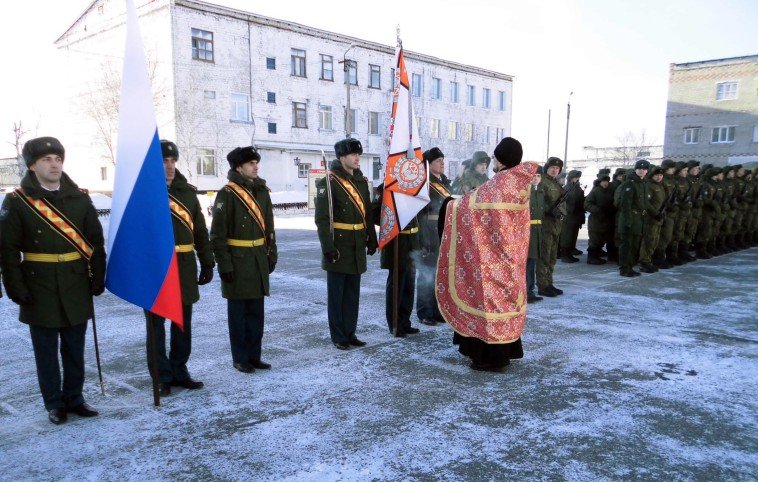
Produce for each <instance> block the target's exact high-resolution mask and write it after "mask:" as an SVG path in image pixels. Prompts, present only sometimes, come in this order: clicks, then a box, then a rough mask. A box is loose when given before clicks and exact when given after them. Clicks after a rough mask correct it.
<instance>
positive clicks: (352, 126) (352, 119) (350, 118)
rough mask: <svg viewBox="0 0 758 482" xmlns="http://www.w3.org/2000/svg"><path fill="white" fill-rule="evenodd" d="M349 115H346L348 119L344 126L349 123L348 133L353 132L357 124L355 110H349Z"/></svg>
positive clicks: (356, 112)
mask: <svg viewBox="0 0 758 482" xmlns="http://www.w3.org/2000/svg"><path fill="white" fill-rule="evenodd" d="M349 114H350V115H348V118H347V119H345V126H347V123H348V122H350V132H355V126H356V125H357V122H358V121H357V119H358V111H357V110H355V109H350V112H349Z"/></svg>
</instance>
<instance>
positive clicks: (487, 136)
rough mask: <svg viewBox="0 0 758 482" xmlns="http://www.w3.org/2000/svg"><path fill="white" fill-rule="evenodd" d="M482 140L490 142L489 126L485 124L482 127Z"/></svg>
mask: <svg viewBox="0 0 758 482" xmlns="http://www.w3.org/2000/svg"><path fill="white" fill-rule="evenodd" d="M482 142H484V143H485V144H489V143H490V126H485V127H484V129H482Z"/></svg>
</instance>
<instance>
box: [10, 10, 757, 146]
mask: <svg viewBox="0 0 758 482" xmlns="http://www.w3.org/2000/svg"><path fill="white" fill-rule="evenodd" d="M90 3H91V1H89V0H66V1H65V2H62V1H55V0H25V1H24V2H15V1H14V2H4V3H3V5H2V6H1V7H0V28H1V29H2V30H1V31H2V32H3V36H4V40H5V41H4V47H5V48H4V49H3V50H4V54H5V59H4V60H5V62H4V65H5V66H6V68H3V73H2V75H0V82H1V83H2V89H0V96H1V102H0V106H2V107H1V108H0V141H2V143H1V145H0V157H7V156H12V155H14V154H15V152H14V151H13V148H12V147H11V145H10V144H9V143H8V141H10V140H12V137H13V136H12V127H13V122H14V121H17V120H23V121H24V123H25V124H26V125H27V126H31V127H37V131H36V134H37V135H55V127H56V125H57V124H59V123H60V122H65V120H61V119H52V118H50V117H51V116H50V115H49V114H48V112H49V109H48V107H49V106H50V105H53V104H55V102H56V99H57V97H59V94H58V93H57V92H56V71H57V70H58V69H63V68H65V65H59V64H57V63H56V56H55V48H54V46H53V42H54V41H55V40H56V39H57V38H58V37H59V36H60V35H61V34H62V33H63V32H64V31H65V30H66V29H67V28H68V27H69V26H70V25H71V24H72V23H73V22H74V21H75V20H76V19H77V18H78V16H79V15H80V14H81V13H82V12H83V11H84V10H85V9H86V8H87V6H88V5H90ZM213 3H218V4H221V5H226V6H230V7H233V8H237V9H240V10H245V11H250V12H254V13H257V14H261V15H266V16H270V17H274V18H279V19H284V20H290V21H294V22H297V23H301V24H305V25H309V26H312V27H316V28H321V29H324V30H329V31H334V32H339V33H343V34H346V35H350V36H354V37H358V38H362V39H365V40H371V41H374V42H379V43H383V44H386V45H394V42H395V29H396V26H397V25H398V24H399V25H400V28H401V36H402V38H403V44H404V46H405V48H406V49H407V50H411V51H416V52H421V53H424V54H428V55H432V56H435V57H440V58H443V59H448V60H453V61H457V62H461V63H464V64H469V65H473V66H477V67H482V68H486V69H491V70H494V71H498V72H502V73H505V74H509V75H513V76H515V78H516V80H515V83H514V95H513V130H512V135H513V136H514V137H516V138H517V139H519V140H521V141H522V143H523V144H524V150H525V157H526V158H527V159H534V160H543V159H545V157H546V145H547V132H548V130H547V125H548V110H551V111H552V114H551V116H552V122H551V130H550V131H551V135H550V153H549V154H550V155H558V156H560V157H563V151H564V142H565V132H566V103H567V101H568V100H569V93H570V92H573V96H572V97H571V121H570V132H569V158H570V159H576V158H583V153H582V147H583V146H589V145H592V146H595V147H602V146H611V145H616V144H617V143H618V138H619V137H620V136H621V135H623V134H624V133H625V132H627V131H632V132H634V133H637V134H639V133H641V132H642V131H643V130H644V131H645V132H646V136H647V138H648V139H650V140H652V141H653V142H654V143H657V144H660V143H662V142H663V129H664V127H665V115H666V96H667V92H668V69H669V64H670V63H682V62H691V61H698V60H709V59H715V58H726V57H736V56H742V55H753V54H758V35H756V33H755V28H756V25H758V2H756V1H754V0H722V1H721V2H713V1H704V0H635V1H633V2H632V1H621V0H618V1H613V0H605V1H602V0H566V1H557V0H556V1H547V0H546V1H529V2H526V1H521V2H517V1H511V0H501V1H498V2H492V1H489V0H468V1H465V2H456V1H452V0H435V1H428V0H416V1H414V2H407V1H405V2H397V4H393V3H392V2H389V3H382V4H376V3H375V4H367V3H364V2H356V1H344V0H335V1H322V2H314V1H312V0H309V1H301V0H293V1H279V2H271V1H265V2H264V1H250V0H247V1H245V0H214V2H213ZM9 57H10V58H9ZM8 60H10V62H9V61H8ZM11 65H12V66H13V68H12V69H8V68H7V66H11ZM388 109H389V106H388Z"/></svg>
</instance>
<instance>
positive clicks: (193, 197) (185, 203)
mask: <svg viewBox="0 0 758 482" xmlns="http://www.w3.org/2000/svg"><path fill="white" fill-rule="evenodd" d="M161 151H162V153H163V170H164V173H165V175H166V187H167V188H168V197H169V204H170V208H171V222H172V226H173V230H174V243H175V244H176V258H177V264H178V266H179V284H180V287H181V292H182V307H183V309H182V313H183V316H182V318H183V330H182V329H180V328H179V326H178V325H176V324H175V323H171V328H170V329H171V342H170V343H171V350H170V351H169V353H168V356H166V326H165V321H166V319H165V318H163V317H162V316H159V315H156V314H155V313H151V312H149V311H147V310H145V318H146V320H147V329H148V330H152V332H153V341H154V342H155V347H156V356H157V361H158V382H159V388H158V391H159V394H160V395H161V396H166V395H170V394H171V387H172V386H179V387H183V388H187V389H189V390H195V389H198V388H202V387H203V382H201V381H198V380H193V379H192V377H191V376H190V374H189V370H187V361H189V357H190V354H191V353H192V305H193V304H194V303H195V302H197V300H199V299H200V291H199V290H198V288H197V287H198V285H204V284H207V283H210V281H211V280H212V279H213V267H214V266H215V263H214V262H213V250H212V249H211V243H210V240H209V239H208V228H207V227H206V225H205V216H203V209H202V208H201V207H200V202H199V201H198V200H197V188H196V187H195V186H193V185H191V184H189V183H188V182H187V178H185V177H184V176H183V175H182V173H180V172H179V171H177V170H176V162H177V160H178V159H179V148H178V147H177V146H176V144H174V143H173V142H171V141H167V140H162V141H161ZM195 252H197V257H195ZM198 258H199V259H200V274H199V276H198V272H197V260H198ZM147 350H148V352H147V365H148V369H150V370H151V371H150V373H152V367H151V365H152V356H151V353H150V342H149V337H148V342H147Z"/></svg>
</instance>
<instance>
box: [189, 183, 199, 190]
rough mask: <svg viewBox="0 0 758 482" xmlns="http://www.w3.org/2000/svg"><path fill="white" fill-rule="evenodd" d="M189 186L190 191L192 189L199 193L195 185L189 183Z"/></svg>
mask: <svg viewBox="0 0 758 482" xmlns="http://www.w3.org/2000/svg"><path fill="white" fill-rule="evenodd" d="M187 185H188V186H189V188H190V189H192V190H193V191H197V186H195V185H194V184H190V183H187Z"/></svg>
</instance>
